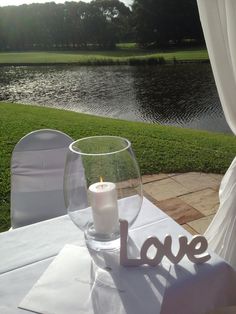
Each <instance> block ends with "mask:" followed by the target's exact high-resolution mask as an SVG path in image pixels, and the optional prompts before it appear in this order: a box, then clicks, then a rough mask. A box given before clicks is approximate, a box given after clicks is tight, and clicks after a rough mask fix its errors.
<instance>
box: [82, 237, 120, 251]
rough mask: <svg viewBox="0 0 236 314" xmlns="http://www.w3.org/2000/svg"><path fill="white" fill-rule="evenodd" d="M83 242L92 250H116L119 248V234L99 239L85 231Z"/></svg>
mask: <svg viewBox="0 0 236 314" xmlns="http://www.w3.org/2000/svg"><path fill="white" fill-rule="evenodd" d="M84 237H85V242H86V245H87V247H88V248H89V249H92V250H94V251H103V250H106V251H116V250H119V249H120V235H119V234H117V236H116V237H115V236H114V235H113V237H112V238H111V239H99V238H95V237H91V236H90V235H89V234H87V233H85V234H84Z"/></svg>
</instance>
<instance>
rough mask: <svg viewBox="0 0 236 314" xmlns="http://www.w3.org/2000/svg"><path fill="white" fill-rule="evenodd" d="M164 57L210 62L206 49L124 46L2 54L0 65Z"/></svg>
mask: <svg viewBox="0 0 236 314" xmlns="http://www.w3.org/2000/svg"><path fill="white" fill-rule="evenodd" d="M160 57H163V58H164V59H165V60H166V61H168V60H173V58H175V59H176V60H208V54H207V51H206V49H196V50H194V49H193V50H190V49H188V50H175V51H174V50H171V51H167V52H157V51H153V50H152V51H149V50H143V49H139V48H136V47H135V46H134V45H132V44H127V45H126V46H125V45H124V44H123V45H122V46H120V47H118V49H116V50H111V51H91V50H88V51H77V52H75V51H64V52H63V51H62V52H55V51H54V52H53V51H52V52H0V64H5V63H7V64H14V63H15V64H20V63H26V64H34V63H35V64H40V63H77V64H81V65H83V64H96V63H97V64H99V63H100V64H103V63H121V64H128V63H129V61H130V59H131V60H134V59H135V60H137V59H138V60H140V59H141V60H144V59H146V60H147V59H150V58H151V59H152V58H160Z"/></svg>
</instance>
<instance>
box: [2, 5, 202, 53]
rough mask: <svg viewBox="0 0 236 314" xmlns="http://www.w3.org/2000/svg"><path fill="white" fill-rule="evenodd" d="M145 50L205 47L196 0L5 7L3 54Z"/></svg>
mask: <svg viewBox="0 0 236 314" xmlns="http://www.w3.org/2000/svg"><path fill="white" fill-rule="evenodd" d="M129 41H133V42H134V41H135V42H137V43H139V44H140V45H141V46H143V47H152V46H157V47H163V46H169V45H173V44H178V45H179V44H181V43H183V42H187V41H192V42H197V43H201V42H202V41H203V35H202V31H201V26H200V21H199V17H198V10H197V6H196V1H195V0H178V1H176V0H148V1H147V0H134V2H133V5H132V6H131V8H129V7H127V6H126V5H125V4H124V3H123V2H120V1H119V0H93V1H91V2H90V3H85V2H83V1H80V2H73V1H72V2H65V3H64V4H56V3H54V2H49V3H44V4H38V3H37V4H36V3H35V4H30V5H26V4H24V5H20V6H7V7H0V50H24V51H25V50H51V49H81V48H82V49H84V48H85V49H88V48H90V47H96V48H98V47H99V48H103V49H104V48H106V49H107V48H109V49H110V48H114V47H115V45H116V43H119V42H129Z"/></svg>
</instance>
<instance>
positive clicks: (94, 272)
mask: <svg viewBox="0 0 236 314" xmlns="http://www.w3.org/2000/svg"><path fill="white" fill-rule="evenodd" d="M98 260H100V261H101V264H99V263H97V261H98ZM94 261H96V262H94ZM101 265H102V267H101ZM169 269H170V266H169V264H166V265H161V266H157V267H145V266H143V267H131V268H126V267H123V266H120V265H119V256H118V253H105V254H104V255H103V256H102V257H101V256H99V258H97V259H94V260H93V259H92V258H91V255H90V253H89V252H88V250H87V248H85V247H78V246H74V245H66V246H65V247H64V248H63V249H62V250H61V252H60V253H59V254H58V256H57V257H56V258H55V259H54V261H53V262H52V263H51V264H50V265H49V267H48V268H47V270H46V271H45V272H44V274H43V275H42V276H41V278H40V279H39V280H38V281H37V282H36V284H35V285H34V286H33V288H32V289H31V290H30V292H29V293H28V294H27V295H26V297H25V298H24V299H23V300H22V302H21V303H20V305H19V308H22V309H25V310H29V311H33V312H36V313H42V314H85V313H86V314H100V313H101V314H124V313H129V314H139V313H140V314H143V313H148V314H154V313H155V314H158V313H160V310H161V303H162V300H163V295H164V291H165V287H166V279H167V277H168V274H169Z"/></svg>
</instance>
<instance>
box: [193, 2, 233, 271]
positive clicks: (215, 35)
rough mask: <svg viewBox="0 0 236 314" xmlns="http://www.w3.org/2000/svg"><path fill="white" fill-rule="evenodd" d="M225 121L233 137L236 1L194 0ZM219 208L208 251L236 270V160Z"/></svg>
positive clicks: (208, 235)
mask: <svg viewBox="0 0 236 314" xmlns="http://www.w3.org/2000/svg"><path fill="white" fill-rule="evenodd" d="M197 3H198V9H199V15H200V19H201V23H202V28H203V32H204V36H205V40H206V45H207V49H208V53H209V57H210V62H211V66H212V70H213V74H214V77H215V82H216V86H217V90H218V93H219V96H220V100H221V104H222V107H223V110H224V114H225V117H226V120H227V122H228V124H229V126H230V128H231V129H232V131H233V132H234V134H236V0H197ZM219 197H220V207H219V209H218V211H217V213H216V215H215V217H214V219H213V221H212V223H211V224H210V226H209V227H208V229H207V231H206V233H205V236H206V238H207V240H208V243H209V247H210V248H211V249H213V250H214V251H215V252H216V253H217V254H219V255H220V256H222V257H223V258H224V259H225V260H227V261H228V262H229V263H230V264H231V265H232V266H233V267H235V268H236V158H235V159H234V160H233V162H232V163H231V165H230V167H229V169H228V170H227V172H226V174H225V176H224V178H223V180H222V182H221V186H220V192H219Z"/></svg>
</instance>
